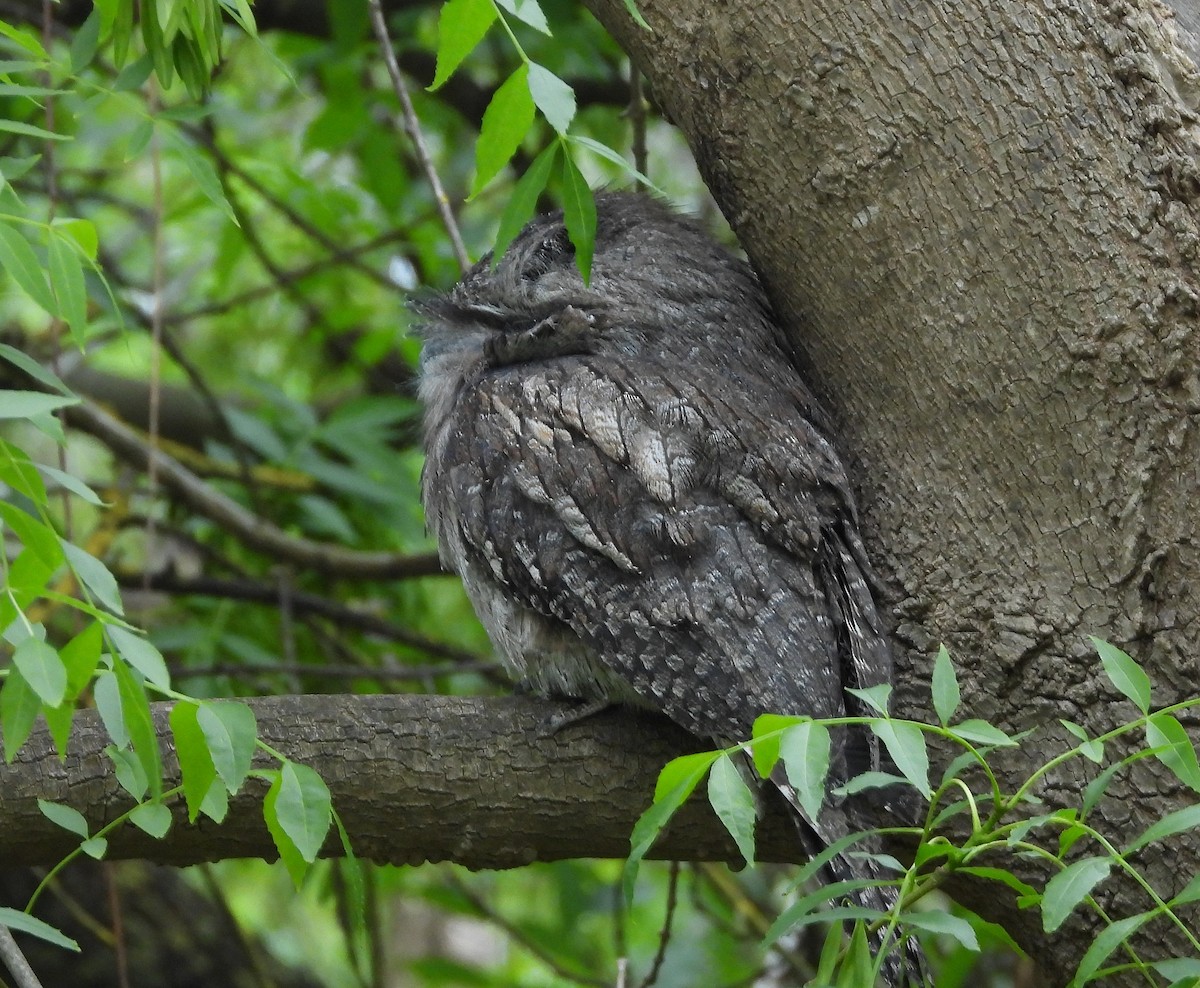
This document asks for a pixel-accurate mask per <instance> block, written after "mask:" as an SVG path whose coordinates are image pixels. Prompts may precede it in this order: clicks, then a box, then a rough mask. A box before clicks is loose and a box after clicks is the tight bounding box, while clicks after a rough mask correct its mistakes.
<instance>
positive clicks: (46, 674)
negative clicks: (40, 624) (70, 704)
mask: <svg viewBox="0 0 1200 988" xmlns="http://www.w3.org/2000/svg"><path fill="white" fill-rule="evenodd" d="M13 665H15V666H16V667H17V668H18V669H20V670H21V675H22V676H23V677H24V678H25V682H27V683H28V684H29V685H30V687H32V689H33V691H34V692H35V693H36V694H37V695H38V699H40V700H41V701H42V703H44V704H46V706H48V707H57V706H58V705H59V704H60V703H62V701H63V697H64V696H65V695H66V692H67V670H66V667H65V666H64V665H63V661H62V659H61V658H59V655H58V651H57V650H56V649H55V648H54V646H53V645H51V644H50V643H49V642H45V641H42V640H40V639H38V638H34V637H32V636H30V637H29V638H26V639H25V640H24V641H22V642H20V643H19V644H18V645H17V647H16V649H15V650H14V651H13Z"/></svg>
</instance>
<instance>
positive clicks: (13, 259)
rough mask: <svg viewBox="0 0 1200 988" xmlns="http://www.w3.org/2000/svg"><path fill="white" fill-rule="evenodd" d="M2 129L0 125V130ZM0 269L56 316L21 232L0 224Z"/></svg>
mask: <svg viewBox="0 0 1200 988" xmlns="http://www.w3.org/2000/svg"><path fill="white" fill-rule="evenodd" d="M4 129H5V127H4V126H3V124H2V123H0V130H4ZM0 268H3V269H4V270H5V271H7V272H8V274H9V277H10V278H12V280H13V281H15V282H16V283H17V284H18V285H19V286H20V288H21V290H22V291H23V292H25V294H26V295H28V296H29V297H30V298H31V299H33V301H34V302H36V303H37V304H38V305H40V306H41V307H42V308H43V309H44V310H45V311H46V312H48V313H49V314H50V315H52V316H57V315H58V314H59V312H58V307H57V305H56V304H55V302H54V296H53V295H52V294H51V293H50V286H49V284H48V283H47V282H46V273H45V271H44V270H42V264H41V262H40V261H39V260H38V258H37V254H35V253H34V250H33V247H32V246H31V245H30V243H29V241H28V240H26V239H25V235H24V234H23V233H22V231H21V230H19V229H17V228H16V227H14V226H10V225H9V224H7V223H3V222H0Z"/></svg>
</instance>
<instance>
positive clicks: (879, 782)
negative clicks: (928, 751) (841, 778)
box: [834, 772, 905, 796]
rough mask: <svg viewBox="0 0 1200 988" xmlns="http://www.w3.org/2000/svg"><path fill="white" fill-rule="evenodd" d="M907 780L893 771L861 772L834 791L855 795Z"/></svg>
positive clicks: (840, 794) (838, 793)
mask: <svg viewBox="0 0 1200 988" xmlns="http://www.w3.org/2000/svg"><path fill="white" fill-rule="evenodd" d="M904 782H905V780H904V779H903V778H902V777H901V776H899V775H893V774H892V773H891V772H860V773H859V774H858V775H856V776H855V777H854V778H853V779H851V780H850V781H849V782H846V783H845V784H843V785H840V786H838V787H837V788H836V789H834V793H836V794H837V795H839V796H853V795H854V794H855V793H857V792H863V791H864V790H867V789H886V788H888V787H889V786H895V785H903V784H904Z"/></svg>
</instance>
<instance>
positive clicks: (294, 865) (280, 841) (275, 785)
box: [263, 772, 308, 888]
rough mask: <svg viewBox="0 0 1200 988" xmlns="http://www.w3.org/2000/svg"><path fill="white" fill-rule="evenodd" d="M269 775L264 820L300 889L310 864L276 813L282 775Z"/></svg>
mask: <svg viewBox="0 0 1200 988" xmlns="http://www.w3.org/2000/svg"><path fill="white" fill-rule="evenodd" d="M269 775H270V776H271V777H272V779H273V781H272V782H271V788H270V789H268V790H267V795H266V796H265V797H263V820H264V821H265V822H266V824H267V830H268V832H269V833H270V834H271V839H272V840H273V841H274V842H275V849H276V850H277V851H279V860H280V861H282V862H283V866H284V867H285V868H286V869H287V872H288V874H289V875H290V876H291V878H292V883H293V884H294V885H295V886H296V888H299V887H300V885H301V883H302V882H303V881H304V876H305V875H306V874H307V873H308V862H307V861H305V860H304V855H302V854H301V853H300V849H299V848H297V847H296V844H295V842H294V841H293V840H292V839H291V838H290V837H289V836H288V835H287V831H286V830H284V829H283V826H282V825H281V824H280V822H279V814H278V813H277V812H276V806H277V804H278V802H279V793H280V789H281V788H282V785H283V782H282V773H280V772H271V773H269Z"/></svg>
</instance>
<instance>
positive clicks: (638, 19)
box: [625, 0, 654, 34]
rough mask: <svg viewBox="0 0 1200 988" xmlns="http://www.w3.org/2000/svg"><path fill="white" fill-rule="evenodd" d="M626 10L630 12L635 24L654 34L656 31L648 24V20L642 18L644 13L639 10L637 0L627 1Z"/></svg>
mask: <svg viewBox="0 0 1200 988" xmlns="http://www.w3.org/2000/svg"><path fill="white" fill-rule="evenodd" d="M625 9H626V10H627V11H629V16H630V17H632V18H633V23H634V24H636V25H637V26H638V27H640V28H642V30H644V31H649V32H650V33H651V34H653V33H654V29H653V28H652V27H650V25H649V24H647V23H646V18H644V17H643V16H642V12H641V11H640V10H638V7H637V0H625Z"/></svg>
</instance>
